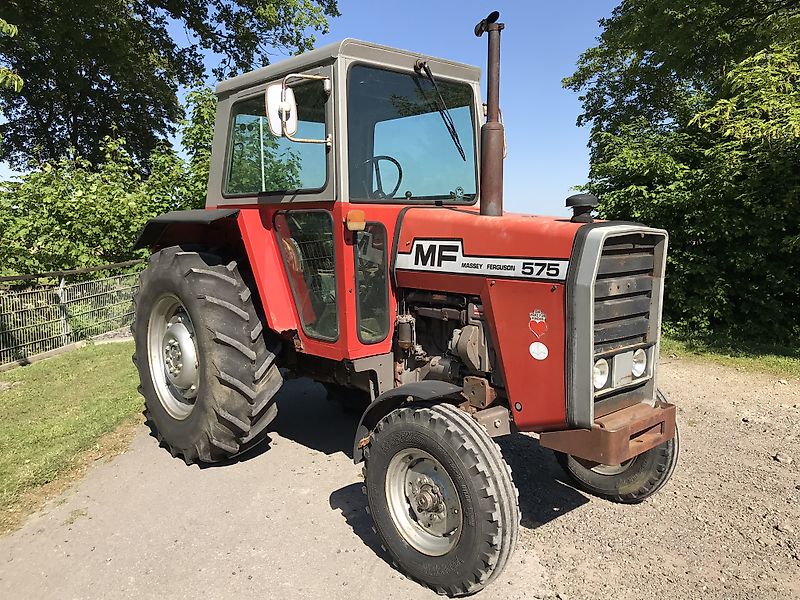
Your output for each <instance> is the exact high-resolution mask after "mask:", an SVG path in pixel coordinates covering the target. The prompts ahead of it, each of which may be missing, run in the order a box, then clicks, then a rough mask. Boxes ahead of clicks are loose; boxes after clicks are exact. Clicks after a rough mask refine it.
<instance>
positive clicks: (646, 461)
mask: <svg viewBox="0 0 800 600" xmlns="http://www.w3.org/2000/svg"><path fill="white" fill-rule="evenodd" d="M679 451H680V435H679V433H678V426H677V425H676V426H675V437H673V438H672V439H671V440H668V441H666V442H664V443H663V444H661V445H659V446H656V447H655V448H652V449H650V450H648V451H647V452H643V453H642V454H640V455H638V456H635V457H634V458H632V459H630V460H627V461H625V462H623V463H621V464H619V465H603V464H599V463H595V462H591V461H586V460H583V459H580V458H576V457H574V456H571V455H569V454H564V453H563V452H556V453H555V455H556V460H557V461H558V463H559V464H560V465H561V467H562V468H563V469H564V471H566V473H567V474H568V475H569V476H570V478H571V479H572V480H573V481H574V482H575V483H576V484H577V485H578V487H580V488H581V489H583V490H584V491H586V492H588V493H590V494H593V495H595V496H599V497H600V498H605V499H606V500H610V501H612V502H619V503H622V504H637V503H639V502H642V501H644V500H646V499H647V498H649V497H650V496H652V495H653V494H655V493H656V492H657V491H658V490H660V489H661V488H662V487H663V486H664V484H665V483H667V481H669V479H670V477H672V473H673V471H674V470H675V465H676V464H677V463H678V454H679Z"/></svg>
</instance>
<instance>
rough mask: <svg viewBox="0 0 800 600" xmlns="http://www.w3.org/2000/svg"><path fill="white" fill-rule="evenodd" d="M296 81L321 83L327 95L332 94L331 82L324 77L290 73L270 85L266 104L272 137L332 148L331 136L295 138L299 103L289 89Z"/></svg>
mask: <svg viewBox="0 0 800 600" xmlns="http://www.w3.org/2000/svg"><path fill="white" fill-rule="evenodd" d="M295 80H307V81H309V80H310V81H321V82H322V85H323V87H324V89H325V93H326V94H328V95H329V94H330V93H331V80H330V78H328V77H325V76H323V75H306V74H305V73H290V74H289V75H287V76H286V77H284V78H283V80H282V81H280V82H275V83H272V84H270V85H268V86H267V91H266V93H265V102H266V105H267V123H268V124H269V130H270V132H272V135H275V136H278V137H285V138H286V139H288V140H291V141H292V142H299V143H302V144H325V145H326V146H327V147H328V148H330V147H331V145H332V143H331V134H328V135H326V136H325V139H324V140H312V139H307V138H297V137H294V135H295V134H296V133H297V102H296V101H295V98H294V90H293V89H292V88H291V87H289V82H290V81H295Z"/></svg>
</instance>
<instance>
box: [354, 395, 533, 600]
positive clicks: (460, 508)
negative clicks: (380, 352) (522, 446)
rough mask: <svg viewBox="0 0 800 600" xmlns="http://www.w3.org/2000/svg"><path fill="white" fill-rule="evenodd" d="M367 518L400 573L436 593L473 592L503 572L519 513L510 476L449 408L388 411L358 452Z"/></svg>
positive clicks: (489, 445)
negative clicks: (362, 462)
mask: <svg viewBox="0 0 800 600" xmlns="http://www.w3.org/2000/svg"><path fill="white" fill-rule="evenodd" d="M365 460H366V467H365V480H366V486H365V487H366V493H367V499H368V503H369V509H370V514H371V515H372V518H373V520H374V522H375V529H376V532H377V533H378V535H379V537H380V538H381V541H382V542H383V547H384V548H385V549H386V551H387V552H388V553H389V554H390V555H391V556H392V558H393V559H394V562H395V566H397V567H398V568H399V569H400V570H402V571H403V572H405V573H406V574H408V575H409V576H410V577H412V578H413V579H415V580H416V581H418V582H420V583H422V584H424V585H427V586H428V587H430V588H431V589H433V590H434V591H436V592H437V593H439V594H447V595H449V596H463V595H467V594H471V593H474V592H477V591H478V590H480V589H481V588H483V587H484V586H486V585H487V584H489V583H490V582H491V581H493V580H494V579H495V578H496V577H497V576H498V575H499V574H500V573H501V572H502V571H503V569H504V568H505V566H506V563H507V561H508V559H509V557H510V556H511V554H512V552H513V549H514V546H515V544H516V540H517V535H518V528H519V521H520V512H519V505H518V494H517V490H516V487H515V486H514V482H513V481H512V479H511V470H510V468H509V467H508V465H507V464H506V462H505V460H504V459H503V457H502V455H501V454H500V450H499V448H498V447H497V445H496V444H495V443H494V442H493V441H492V439H491V438H490V437H489V436H488V434H487V433H486V431H485V430H484V429H483V428H482V427H481V426H480V425H479V424H478V423H477V422H476V421H475V420H474V419H473V418H472V417H470V416H469V415H468V414H467V413H465V412H464V411H462V410H460V409H458V408H457V407H455V406H452V405H449V404H437V405H412V406H408V407H402V408H399V409H397V410H394V411H393V412H391V413H389V414H388V415H387V416H386V417H384V418H383V419H382V420H381V421H380V422H379V423H378V424H377V426H376V427H375V430H374V431H373V434H372V437H371V441H370V444H369V446H367V447H366V448H365Z"/></svg>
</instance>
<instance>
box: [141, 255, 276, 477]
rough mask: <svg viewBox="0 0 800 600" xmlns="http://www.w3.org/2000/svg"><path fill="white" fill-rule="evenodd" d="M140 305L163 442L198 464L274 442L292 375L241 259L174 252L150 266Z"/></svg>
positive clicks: (152, 421) (153, 414) (145, 373)
mask: <svg viewBox="0 0 800 600" xmlns="http://www.w3.org/2000/svg"><path fill="white" fill-rule="evenodd" d="M134 307H135V317H134V323H133V325H132V327H131V330H132V333H133V337H134V341H135V343H136V353H135V355H134V357H133V362H134V364H136V367H137V368H138V370H139V379H140V383H141V385H140V386H139V391H140V392H141V394H142V395H143V396H144V401H145V418H146V420H147V422H148V424H149V425H151V427H152V429H153V430H154V433H155V435H156V437H157V438H158V440H159V442H161V444H162V445H164V446H166V447H167V448H168V449H169V450H170V452H171V453H172V455H173V456H181V457H183V459H184V460H185V461H186V463H187V464H191V463H194V462H197V461H202V462H207V463H213V462H218V461H221V460H225V459H227V458H230V457H232V456H235V455H237V454H240V453H242V452H244V451H246V450H248V449H250V448H252V447H253V446H255V445H256V444H258V443H260V442H261V441H263V440H265V438H266V427H267V425H268V424H269V423H270V422H271V421H272V420H273V419H274V418H275V416H276V414H277V406H276V405H275V401H274V400H275V394H276V393H277V391H278V390H279V389H280V387H281V385H282V383H283V378H282V376H281V374H280V371H279V370H278V367H277V366H276V365H275V356H276V352H277V350H278V347H277V343H276V342H275V341H273V340H268V338H267V332H265V330H264V327H263V324H262V321H261V318H260V315H259V313H258V311H257V310H256V307H255V304H254V300H253V297H252V291H251V289H250V288H249V287H248V286H247V284H246V283H245V281H244V279H243V278H242V275H241V274H240V272H239V268H238V266H237V263H236V262H235V261H229V260H225V259H224V258H223V257H221V256H218V255H216V254H213V253H210V252H206V251H194V250H193V249H186V248H182V247H179V246H172V247H169V248H165V249H163V250H161V251H159V252H156V253H154V254H153V255H152V256H151V257H150V262H149V265H148V267H147V268H146V269H145V270H144V271H143V272H142V274H141V276H140V278H139V291H138V292H137V294H136V296H135V298H134Z"/></svg>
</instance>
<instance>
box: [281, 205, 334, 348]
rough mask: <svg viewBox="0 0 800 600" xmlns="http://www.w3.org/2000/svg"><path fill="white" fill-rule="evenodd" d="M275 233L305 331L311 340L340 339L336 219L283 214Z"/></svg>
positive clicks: (318, 212) (294, 212)
mask: <svg viewBox="0 0 800 600" xmlns="http://www.w3.org/2000/svg"><path fill="white" fill-rule="evenodd" d="M275 233H276V234H277V236H278V243H279V245H280V248H281V254H282V256H283V262H284V265H285V266H286V274H287V276H288V278H289V284H290V285H291V288H292V294H293V295H294V301H295V305H296V306H297V312H298V313H299V314H300V321H301V323H302V326H303V331H304V332H305V333H306V335H308V336H309V337H315V338H319V339H323V340H335V339H337V338H338V337H339V318H338V315H337V311H336V269H335V266H334V255H333V218H332V217H331V214H330V213H329V212H326V211H322V210H315V211H299V210H292V211H287V212H280V213H278V214H276V215H275Z"/></svg>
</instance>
